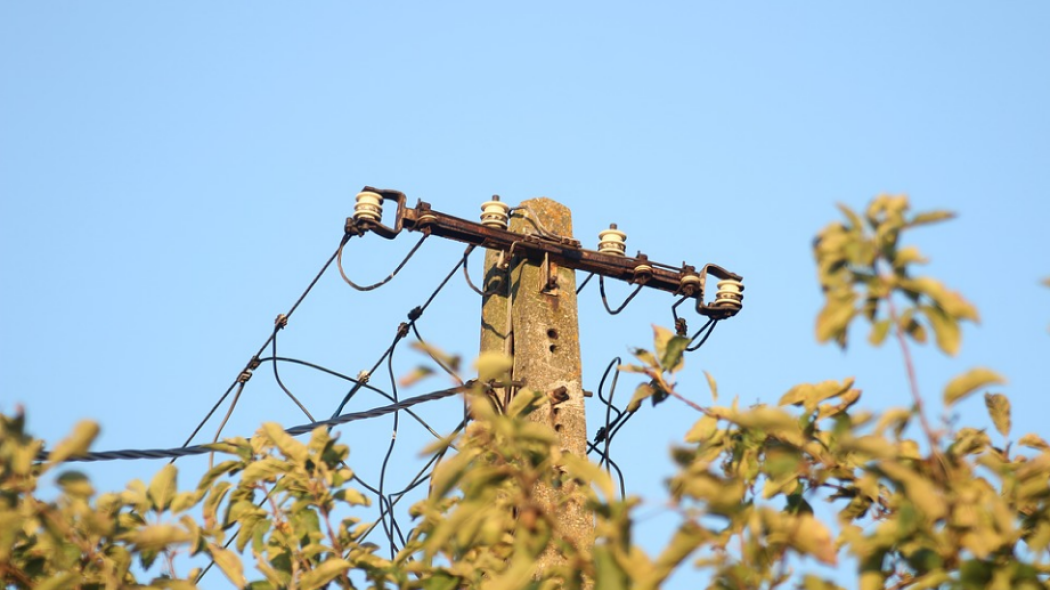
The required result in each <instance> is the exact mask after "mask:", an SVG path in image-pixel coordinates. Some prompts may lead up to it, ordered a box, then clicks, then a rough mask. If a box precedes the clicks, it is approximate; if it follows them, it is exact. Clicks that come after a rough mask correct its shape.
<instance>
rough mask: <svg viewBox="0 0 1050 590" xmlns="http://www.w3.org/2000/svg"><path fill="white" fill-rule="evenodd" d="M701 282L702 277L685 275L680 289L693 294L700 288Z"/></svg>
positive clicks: (687, 293)
mask: <svg viewBox="0 0 1050 590" xmlns="http://www.w3.org/2000/svg"><path fill="white" fill-rule="evenodd" d="M701 282H702V281H701V280H700V277H698V276H696V275H683V276H682V280H681V282H680V283H679V290H680V291H681V292H682V293H684V294H686V295H692V294H694V293H696V292H697V290H698V289H700V284H701Z"/></svg>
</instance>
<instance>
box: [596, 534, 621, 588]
mask: <svg viewBox="0 0 1050 590" xmlns="http://www.w3.org/2000/svg"><path fill="white" fill-rule="evenodd" d="M594 563H595V569H596V570H597V571H596V572H595V573H596V575H595V580H594V590H627V588H628V587H629V585H628V579H627V573H626V572H624V571H623V568H621V567H620V564H618V563H617V562H616V557H615V556H614V555H613V552H612V549H611V548H610V547H609V546H608V545H605V544H601V545H597V546H595V547H594Z"/></svg>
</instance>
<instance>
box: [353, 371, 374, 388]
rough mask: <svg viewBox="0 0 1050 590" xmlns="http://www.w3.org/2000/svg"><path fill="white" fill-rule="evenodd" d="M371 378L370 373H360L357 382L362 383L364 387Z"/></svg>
mask: <svg viewBox="0 0 1050 590" xmlns="http://www.w3.org/2000/svg"><path fill="white" fill-rule="evenodd" d="M371 376H372V375H371V374H369V372H368V371H361V372H360V373H358V374H357V382H358V383H360V384H361V385H364V384H365V383H368V379H369V377H371Z"/></svg>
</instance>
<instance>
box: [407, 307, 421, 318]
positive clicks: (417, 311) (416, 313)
mask: <svg viewBox="0 0 1050 590" xmlns="http://www.w3.org/2000/svg"><path fill="white" fill-rule="evenodd" d="M421 317H423V308H422V307H418V306H417V307H413V308H412V310H411V311H409V312H408V319H409V321H412V322H414V321H416V320H418V319H419V318H421Z"/></svg>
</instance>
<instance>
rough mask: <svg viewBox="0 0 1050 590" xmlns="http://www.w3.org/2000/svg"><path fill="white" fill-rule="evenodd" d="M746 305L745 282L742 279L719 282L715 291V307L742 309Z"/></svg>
mask: <svg viewBox="0 0 1050 590" xmlns="http://www.w3.org/2000/svg"><path fill="white" fill-rule="evenodd" d="M743 305H744V284H743V283H741V282H740V281H734V280H731V279H730V280H725V281H719V282H718V292H717V293H715V303H714V306H715V307H729V308H733V309H740V308H741V307H743Z"/></svg>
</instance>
